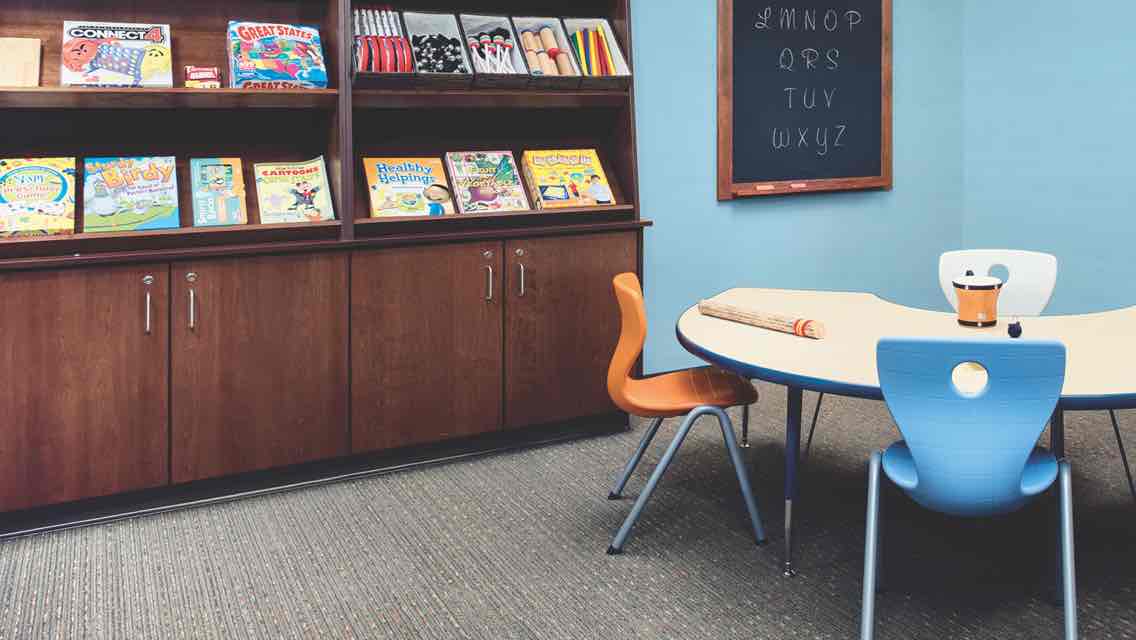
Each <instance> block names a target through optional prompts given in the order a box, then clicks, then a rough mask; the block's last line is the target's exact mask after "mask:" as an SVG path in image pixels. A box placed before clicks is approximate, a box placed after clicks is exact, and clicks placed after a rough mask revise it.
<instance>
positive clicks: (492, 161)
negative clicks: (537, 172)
mask: <svg viewBox="0 0 1136 640" xmlns="http://www.w3.org/2000/svg"><path fill="white" fill-rule="evenodd" d="M446 164H447V165H448V166H449V168H450V177H451V178H453V181H454V183H453V184H454V199H455V200H457V203H458V210H459V211H461V212H462V213H486V212H496V211H524V210H526V209H528V208H529V200H528V197H527V196H525V187H524V185H523V184H522V183H521V176H520V173H518V172H517V163H516V162H515V160H514V159H513V153H512V152H511V151H451V152H449V153H447V154H446Z"/></svg>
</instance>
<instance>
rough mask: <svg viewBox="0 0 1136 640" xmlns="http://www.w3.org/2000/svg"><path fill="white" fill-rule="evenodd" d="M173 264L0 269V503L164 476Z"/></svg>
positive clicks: (31, 501) (99, 490) (82, 493)
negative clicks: (0, 329)
mask: <svg viewBox="0 0 1136 640" xmlns="http://www.w3.org/2000/svg"><path fill="white" fill-rule="evenodd" d="M168 301H169V265H166V264H157V265H143V266H130V267H115V268H104V269H89V270H77V269H76V270H65V271H47V272H36V273H12V274H4V275H0V326H3V328H4V331H3V333H4V341H3V345H2V346H0V371H2V372H3V382H2V383H0V416H3V426H2V427H0V510H3V511H9V510H12V509H22V508H25V507H33V506H37V505H44V504H50V503H56V502H66V501H70V500H78V499H80V498H89V497H93V496H101V495H109V494H112V493H120V492H123V491H132V490H135V489H143V488H147V487H154V486H158V485H161V484H164V483H166V482H168V481H169V475H168V472H169V469H168V466H167V460H168V458H167V455H168V442H169V423H168V414H167V406H168V405H167V401H168V386H167V383H168V380H169V370H168V364H169V360H168V355H169V354H168V348H169V340H168V336H169V332H168V331H169V325H168V322H169V314H168V310H167V305H168Z"/></svg>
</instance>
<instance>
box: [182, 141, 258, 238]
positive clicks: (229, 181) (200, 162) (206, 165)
mask: <svg viewBox="0 0 1136 640" xmlns="http://www.w3.org/2000/svg"><path fill="white" fill-rule="evenodd" d="M241 169H242V167H241V159H240V158H192V159H190V161H189V179H190V183H191V184H192V185H193V226H195V227H212V226H220V225H229V224H244V223H246V222H248V212H247V211H246V210H245V177H244V174H243V173H242V172H241Z"/></svg>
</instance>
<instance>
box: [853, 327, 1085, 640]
mask: <svg viewBox="0 0 1136 640" xmlns="http://www.w3.org/2000/svg"><path fill="white" fill-rule="evenodd" d="M973 363H977V364H978V365H981V367H977V366H975V365H974V364H973ZM960 365H962V366H960ZM876 366H877V368H878V370H879V378H880V388H881V389H882V391H883V394H884V399H885V400H886V401H887V405H888V409H889V410H890V411H891V414H892V417H893V418H894V419H895V423H896V425H897V426H898V427H899V430H900V433H901V434H902V435H903V437H904V439H903V440H901V441H899V442H896V443H895V444H893V445H891V446H890V447H888V448H887V450H885V451H882V452H880V451H877V452H875V453H873V454H872V458H871V463H870V465H869V472H868V518H867V520H868V523H867V531H866V536H865V537H866V541H865V544H864V600H863V615H862V619H861V626H860V637H861V638H865V639H866V638H871V637H872V631H873V610H874V607H875V593H876V574H877V566H878V564H879V554H880V546H879V514H880V506H881V505H880V470H881V468H882V469H883V472H884V475H886V476H887V477H888V479H890V480H891V481H892V482H894V483H895V484H896V485H897V486H899V488H901V489H903V491H904V492H906V493H907V495H909V496H910V497H911V498H912V499H913V500H915V502H917V503H919V504H920V505H922V506H924V507H926V508H928V509H931V510H933V511H938V512H941V513H945V514H949V515H957V516H964V517H984V516H993V515H997V514H1003V513H1009V512H1011V511H1014V510H1016V509H1018V508H1020V507H1021V506H1022V505H1024V504H1025V503H1026V502H1028V501H1029V500H1030V499H1031V498H1033V497H1034V496H1036V495H1038V494H1040V493H1041V492H1043V491H1045V490H1046V489H1048V488H1049V487H1050V486H1051V485H1052V484H1053V483H1054V481H1055V480H1057V479H1058V478H1060V488H1061V496H1060V521H1061V552H1060V558H1061V574H1062V577H1061V582H1062V586H1063V588H1062V594H1063V599H1064V605H1065V637H1066V638H1075V637H1077V599H1076V579H1075V577H1074V571H1073V506H1072V489H1071V479H1070V472H1069V463H1068V462H1067V461H1065V460H1060V461H1059V460H1057V459H1055V458H1054V456H1053V454H1052V453H1050V452H1049V451H1047V450H1045V449H1042V448H1039V447H1037V446H1036V444H1037V440H1038V438H1039V437H1040V436H1041V432H1042V430H1043V429H1044V428H1045V423H1046V421H1047V420H1048V419H1049V417H1050V415H1051V414H1052V413H1053V409H1054V408H1055V407H1056V406H1057V401H1058V399H1059V398H1060V396H1061V387H1062V385H1063V384H1064V381H1065V347H1064V345H1062V344H1061V343H1059V342H1052V341H1040V340H999V339H976V340H951V339H923V338H885V339H883V340H880V342H879V344H878V345H877V346H876ZM956 369H958V372H969V375H971V376H981V375H982V374H983V373H984V374H985V380H984V381H980V382H979V384H978V385H977V386H978V387H980V388H978V389H971V388H968V385H965V384H961V383H960V382H958V381H956V379H955V374H956ZM983 369H984V371H983ZM982 382H984V383H985V384H984V386H983V384H982Z"/></svg>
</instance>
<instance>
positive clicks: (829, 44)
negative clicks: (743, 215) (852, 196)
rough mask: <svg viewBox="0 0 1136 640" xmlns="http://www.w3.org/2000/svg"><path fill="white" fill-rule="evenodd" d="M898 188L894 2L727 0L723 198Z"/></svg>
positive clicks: (722, 9)
mask: <svg viewBox="0 0 1136 640" xmlns="http://www.w3.org/2000/svg"><path fill="white" fill-rule="evenodd" d="M891 186H892V168H891V0H780V1H776V2H774V1H771V0H719V2H718V199H719V200H730V199H733V198H737V197H745V196H758V195H776V194H785V193H801V192H810V191H836V190H845V189H873V188H891Z"/></svg>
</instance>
